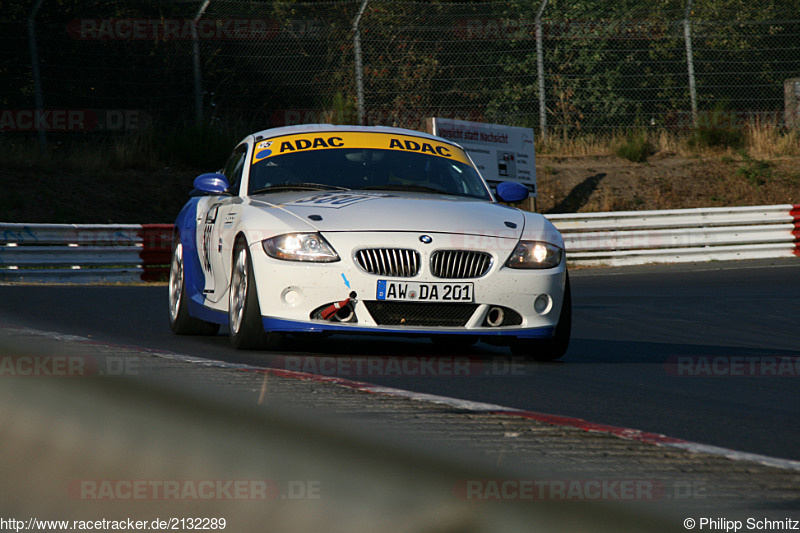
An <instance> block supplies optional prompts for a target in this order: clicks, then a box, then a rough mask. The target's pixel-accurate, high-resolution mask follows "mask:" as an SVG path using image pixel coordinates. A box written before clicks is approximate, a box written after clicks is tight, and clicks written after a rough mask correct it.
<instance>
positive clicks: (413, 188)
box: [359, 184, 457, 196]
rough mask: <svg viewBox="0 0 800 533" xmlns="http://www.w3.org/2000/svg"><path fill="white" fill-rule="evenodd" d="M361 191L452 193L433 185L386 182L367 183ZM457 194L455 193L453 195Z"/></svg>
mask: <svg viewBox="0 0 800 533" xmlns="http://www.w3.org/2000/svg"><path fill="white" fill-rule="evenodd" d="M359 190H361V191H410V192H431V193H434V194H448V195H454V193H451V192H447V191H444V190H442V189H435V188H433V187H426V186H425V185H401V184H387V185H368V186H366V187H361V189H359ZM454 196H457V195H454Z"/></svg>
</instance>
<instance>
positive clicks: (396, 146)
mask: <svg viewBox="0 0 800 533" xmlns="http://www.w3.org/2000/svg"><path fill="white" fill-rule="evenodd" d="M341 148H353V149H378V150H397V151H401V152H415V153H418V154H425V155H431V156H436V157H442V158H445V159H451V160H454V161H459V162H461V163H466V164H468V165H470V161H469V158H468V157H467V155H466V154H465V153H464V152H463V150H461V149H460V148H458V147H457V146H453V145H452V144H449V143H444V142H441V141H436V140H433V139H427V138H425V137H416V136H413V135H396V134H392V133H377V132H376V133H369V132H355V131H315V132H313V133H303V134H298V135H283V136H281V137H274V138H272V139H266V140H263V141H259V142H258V143H256V149H255V151H254V153H253V164H255V163H258V162H259V161H262V160H264V159H267V158H270V157H275V156H278V155H284V154H295V153H299V152H308V151H312V150H335V149H341Z"/></svg>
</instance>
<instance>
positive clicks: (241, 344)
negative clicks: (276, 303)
mask: <svg viewBox="0 0 800 533" xmlns="http://www.w3.org/2000/svg"><path fill="white" fill-rule="evenodd" d="M228 319H229V320H228V323H229V325H230V336H231V344H232V345H233V346H234V347H235V348H237V349H239V350H268V349H272V348H275V347H276V346H278V345H279V344H280V342H281V341H282V340H283V335H282V334H280V333H275V332H267V331H264V325H263V322H262V319H261V307H260V306H259V304H258V294H257V291H256V283H255V277H254V275H253V262H252V260H251V259H250V251H249V250H248V249H247V245H246V244H245V242H244V240H243V239H238V240H237V241H236V246H235V248H234V252H233V262H232V264H231V286H230V292H229V295H228Z"/></svg>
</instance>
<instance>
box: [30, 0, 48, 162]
mask: <svg viewBox="0 0 800 533" xmlns="http://www.w3.org/2000/svg"><path fill="white" fill-rule="evenodd" d="M42 2H43V0H36V4H34V6H33V9H32V10H31V13H30V15H28V24H27V25H28V46H29V48H30V51H31V67H32V68H33V95H34V100H35V103H36V119H35V120H36V131H37V133H38V135H39V148H40V149H41V150H42V151H44V149H45V148H47V137H46V136H45V133H44V127H43V125H42V122H41V120H39V117H40V116H41V113H42V110H43V109H44V96H43V95H42V76H41V73H40V72H39V50H38V48H37V47H36V13H38V12H39V8H40V7H42Z"/></svg>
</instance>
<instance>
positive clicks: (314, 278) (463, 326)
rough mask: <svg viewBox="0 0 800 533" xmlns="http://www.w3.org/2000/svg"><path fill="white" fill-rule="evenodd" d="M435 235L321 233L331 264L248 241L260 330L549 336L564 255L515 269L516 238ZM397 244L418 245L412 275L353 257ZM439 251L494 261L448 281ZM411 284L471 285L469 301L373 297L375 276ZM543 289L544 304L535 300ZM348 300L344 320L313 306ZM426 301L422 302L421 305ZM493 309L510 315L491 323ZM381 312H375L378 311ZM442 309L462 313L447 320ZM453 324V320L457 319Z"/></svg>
mask: <svg viewBox="0 0 800 533" xmlns="http://www.w3.org/2000/svg"><path fill="white" fill-rule="evenodd" d="M431 235H433V243H431V244H424V243H421V242H420V240H419V235H418V234H417V233H404V232H362V233H326V234H325V235H324V236H325V238H326V239H327V240H328V242H329V243H330V244H331V245H332V246H333V248H334V249H335V250H336V251H337V253H338V254H339V256H340V258H341V259H340V261H337V262H334V263H300V262H292V261H281V260H277V259H273V258H271V257H269V256H267V254H266V253H265V252H264V250H263V248H262V247H261V243H260V242H256V243H252V244H251V246H250V253H251V258H252V261H253V268H254V275H255V280H256V286H257V291H258V298H259V304H260V307H261V314H262V315H263V323H264V328H265V329H266V330H268V331H283V332H324V331H328V332H337V333H388V334H403V335H436V334H451V335H452V334H457V335H479V336H487V337H488V336H498V337H503V336H511V337H522V338H549V337H552V336H553V333H554V331H555V326H556V325H557V323H558V318H559V315H560V312H561V305H562V301H563V294H564V284H565V280H566V259H565V258H563V259H562V262H561V264H560V265H558V266H557V267H555V268H551V269H544V270H517V269H510V268H507V267H505V266H504V263H505V261H506V259H507V258H508V256H509V255H510V254H511V252H512V250H513V249H514V247H515V246H516V242H517V241H516V239H509V238H502V237H487V236H464V235H450V234H435V233H432V234H431ZM387 246H390V247H397V248H406V249H414V250H417V251H418V252H419V254H420V258H421V261H420V265H421V267H420V271H419V273H418V274H417V275H416V276H413V277H411V278H391V277H387V276H384V275H377V274H370V273H367V272H365V271H364V270H363V269H362V268H361V267H359V266H358V264H357V262H356V261H355V259H354V254H355V252H356V251H357V250H358V249H360V248H370V247H387ZM437 249H447V250H452V249H459V250H475V251H483V252H487V253H489V254H491V255H492V266H491V268H490V269H489V271H488V272H487V273H486V274H485V275H484V276H482V277H480V278H475V279H467V280H451V279H442V278H438V277H435V276H434V275H433V274H432V272H431V271H430V268H429V265H430V257H431V254H432V253H433V252H434V251H435V250H437ZM380 280H389V281H400V282H415V283H442V282H453V283H456V282H457V283H462V282H466V283H472V284H473V296H474V298H473V300H474V301H473V302H472V303H469V304H463V307H453V306H460V305H462V304H452V303H450V304H444V303H441V302H436V303H434V302H419V301H415V302H402V303H399V304H398V303H394V302H383V301H379V300H378V298H377V292H378V281H380ZM542 295H544V296H545V297H546V300H547V301H548V302H549V303H548V304H547V305H546V306H543V305H541V301H542V299H541V298H540V305H539V306H538V307H537V306H535V305H534V302H535V301H536V299H537V297H541V296H542ZM347 298H353V300H354V301H355V304H354V305H353V306H352V311H353V314H354V317H353V318H352V320H351V321H348V322H339V321H337V319H336V318H334V319H330V320H323V319H320V318H314V317H315V316H318V314H317V315H315V311H319V309H320V308H323V307H325V306H328V305H330V304H332V303H334V302H340V301H343V300H346V299H347ZM423 306H427V307H423ZM493 308H501V309H503V310H505V312H506V316H508V317H513V319H507V320H506V321H505V323H501V325H499V326H490V325H488V323H487V315H489V313H490V312H491V311H492V309H493ZM377 310H380V314H379V313H378V312H377ZM442 313H454V314H455V315H458V316H459V317H460V318H458V319H457V320H455V322H453V320H445V319H442V318H441V317H439V315H441V314H442ZM405 315H407V316H408V320H406V319H405V318H404V317H405ZM454 324H456V325H454Z"/></svg>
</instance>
